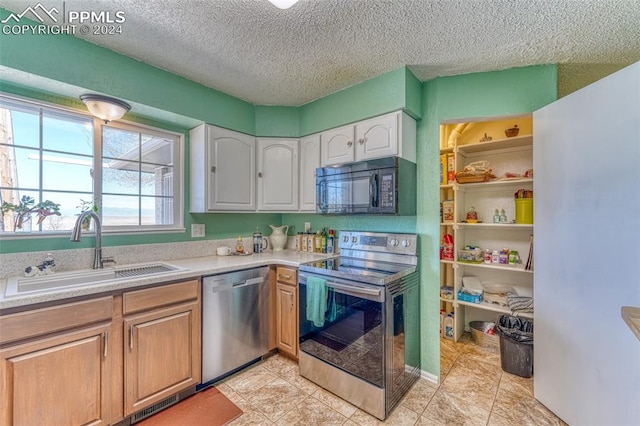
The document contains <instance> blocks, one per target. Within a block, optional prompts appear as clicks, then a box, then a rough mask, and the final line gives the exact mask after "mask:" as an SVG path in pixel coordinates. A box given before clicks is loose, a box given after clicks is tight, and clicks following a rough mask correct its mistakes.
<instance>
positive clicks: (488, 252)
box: [484, 249, 491, 263]
mask: <svg viewBox="0 0 640 426" xmlns="http://www.w3.org/2000/svg"><path fill="white" fill-rule="evenodd" d="M484 263H491V250H489V249H484Z"/></svg>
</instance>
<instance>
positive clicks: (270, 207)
mask: <svg viewBox="0 0 640 426" xmlns="http://www.w3.org/2000/svg"><path fill="white" fill-rule="evenodd" d="M257 145H258V177H257V181H258V210H262V211H292V210H298V139H274V138H265V139H258V140H257Z"/></svg>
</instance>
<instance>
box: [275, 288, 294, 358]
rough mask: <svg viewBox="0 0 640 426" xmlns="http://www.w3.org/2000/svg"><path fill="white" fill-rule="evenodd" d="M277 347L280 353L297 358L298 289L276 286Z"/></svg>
mask: <svg viewBox="0 0 640 426" xmlns="http://www.w3.org/2000/svg"><path fill="white" fill-rule="evenodd" d="M276 312H277V318H276V321H277V328H276V330H277V333H276V339H277V344H276V345H277V347H278V349H279V350H280V351H281V352H284V353H287V354H289V355H291V356H292V357H294V358H297V357H298V287H297V286H295V285H289V284H283V283H280V282H278V283H277V284H276Z"/></svg>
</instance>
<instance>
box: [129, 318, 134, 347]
mask: <svg viewBox="0 0 640 426" xmlns="http://www.w3.org/2000/svg"><path fill="white" fill-rule="evenodd" d="M129 349H133V324H131V325H130V326H129Z"/></svg>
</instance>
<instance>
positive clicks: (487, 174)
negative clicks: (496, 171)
mask: <svg viewBox="0 0 640 426" xmlns="http://www.w3.org/2000/svg"><path fill="white" fill-rule="evenodd" d="M494 178H495V175H493V174H492V173H491V168H490V167H489V162H488V161H486V160H479V161H474V162H473V163H469V164H467V165H466V166H465V167H464V169H462V170H461V171H459V172H458V173H456V180H457V181H458V183H479V182H487V181H489V180H491V179H494Z"/></svg>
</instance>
